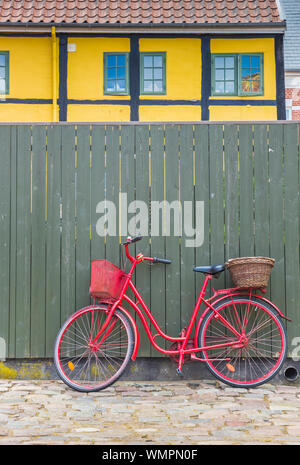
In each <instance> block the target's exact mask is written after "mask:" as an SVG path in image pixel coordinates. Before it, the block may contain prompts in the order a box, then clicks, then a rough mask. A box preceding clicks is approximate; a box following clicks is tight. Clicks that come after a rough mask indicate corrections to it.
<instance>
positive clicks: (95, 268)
mask: <svg viewBox="0 0 300 465" xmlns="http://www.w3.org/2000/svg"><path fill="white" fill-rule="evenodd" d="M125 280H126V274H125V273H124V272H123V271H122V270H120V268H118V267H117V266H116V265H114V264H113V263H110V262H109V261H107V260H93V261H92V266H91V285H90V294H91V296H92V297H94V298H96V299H118V298H119V295H120V292H121V290H122V288H123V285H124V282H125Z"/></svg>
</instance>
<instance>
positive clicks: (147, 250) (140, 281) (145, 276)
mask: <svg viewBox="0 0 300 465" xmlns="http://www.w3.org/2000/svg"><path fill="white" fill-rule="evenodd" d="M135 153H136V199H137V200H139V201H141V202H144V203H145V205H147V207H148V217H147V218H148V224H147V229H148V233H147V235H146V236H145V237H144V239H143V241H142V242H139V243H138V245H140V247H141V250H142V252H143V254H144V255H145V256H148V257H150V256H151V244H150V237H149V236H150V232H149V229H150V214H151V210H150V204H149V196H150V163H149V126H148V125H143V126H137V127H136V128H135ZM144 219H145V218H144ZM145 228H146V224H145ZM151 270H152V268H151V267H150V266H149V264H147V262H145V264H141V265H140V266H139V269H138V271H137V273H136V281H135V283H136V286H137V288H138V289H139V291H140V292H141V295H142V297H143V299H144V301H145V303H146V304H147V306H148V308H151V289H150V282H151ZM153 272H154V273H155V269H154V270H153ZM136 322H137V325H138V328H139V331H140V344H141V346H140V350H139V356H141V357H149V356H150V354H151V349H150V341H149V338H148V336H147V334H146V332H145V330H144V327H143V324H142V323H141V321H140V319H139V317H137V319H136Z"/></svg>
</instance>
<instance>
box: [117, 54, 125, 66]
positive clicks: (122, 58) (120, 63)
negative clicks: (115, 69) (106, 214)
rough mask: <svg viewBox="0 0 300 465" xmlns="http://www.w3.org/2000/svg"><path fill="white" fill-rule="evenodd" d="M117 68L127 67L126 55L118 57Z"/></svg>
mask: <svg viewBox="0 0 300 465" xmlns="http://www.w3.org/2000/svg"><path fill="white" fill-rule="evenodd" d="M117 66H125V55H117Z"/></svg>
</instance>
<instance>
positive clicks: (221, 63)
mask: <svg viewBox="0 0 300 465" xmlns="http://www.w3.org/2000/svg"><path fill="white" fill-rule="evenodd" d="M215 67H216V68H224V57H215Z"/></svg>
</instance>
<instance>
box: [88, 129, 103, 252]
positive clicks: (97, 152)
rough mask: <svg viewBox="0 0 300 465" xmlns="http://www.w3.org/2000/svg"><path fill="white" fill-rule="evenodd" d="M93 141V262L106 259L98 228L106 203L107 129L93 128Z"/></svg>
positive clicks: (100, 232)
mask: <svg viewBox="0 0 300 465" xmlns="http://www.w3.org/2000/svg"><path fill="white" fill-rule="evenodd" d="M91 139H92V167H91V260H95V259H97V258H104V257H105V242H104V241H105V237H104V235H103V232H102V228H99V229H98V228H97V222H98V220H99V218H100V217H101V216H102V215H103V213H104V211H103V206H104V203H103V202H104V201H105V127H104V126H92V129H91ZM99 210H100V211H99ZM99 214H100V215H99ZM100 229H101V231H100Z"/></svg>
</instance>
